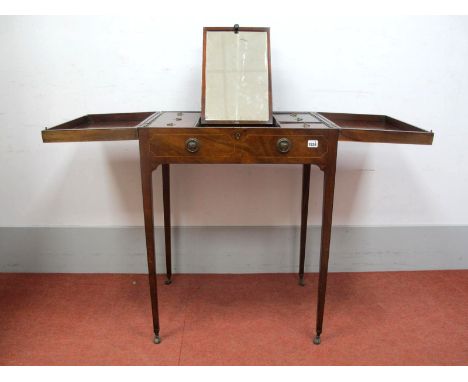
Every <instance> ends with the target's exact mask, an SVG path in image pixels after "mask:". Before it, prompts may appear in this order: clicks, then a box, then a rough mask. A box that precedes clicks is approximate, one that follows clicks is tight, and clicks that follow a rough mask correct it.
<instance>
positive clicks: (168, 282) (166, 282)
mask: <svg viewBox="0 0 468 382" xmlns="http://www.w3.org/2000/svg"><path fill="white" fill-rule="evenodd" d="M164 284H166V285H171V284H172V280H171V279H166V280H165V281H164Z"/></svg>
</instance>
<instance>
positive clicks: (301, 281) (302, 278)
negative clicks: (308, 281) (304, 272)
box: [299, 277, 305, 286]
mask: <svg viewBox="0 0 468 382" xmlns="http://www.w3.org/2000/svg"><path fill="white" fill-rule="evenodd" d="M299 285H300V286H305V281H304V277H301V278H300V279H299Z"/></svg>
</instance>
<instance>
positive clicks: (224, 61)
mask: <svg viewBox="0 0 468 382" xmlns="http://www.w3.org/2000/svg"><path fill="white" fill-rule="evenodd" d="M205 38H206V41H205V44H206V45H205V49H206V50H205V57H204V59H205V73H204V74H205V77H204V78H205V83H204V85H205V89H204V91H205V92H204V107H205V109H204V112H205V113H204V117H205V118H204V119H205V121H206V122H207V123H209V122H210V121H238V122H257V121H259V122H264V123H266V122H268V121H270V119H271V110H270V107H271V106H270V99H269V49H268V48H269V47H268V35H267V31H242V30H240V31H239V32H238V33H234V31H232V30H231V31H206V35H205Z"/></svg>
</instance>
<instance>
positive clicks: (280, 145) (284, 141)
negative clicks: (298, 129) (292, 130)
mask: <svg viewBox="0 0 468 382" xmlns="http://www.w3.org/2000/svg"><path fill="white" fill-rule="evenodd" d="M291 147H292V144H291V141H290V140H289V139H288V138H280V139H278V142H276V148H277V149H278V151H279V152H280V153H283V154H285V153H287V152H289V150H291Z"/></svg>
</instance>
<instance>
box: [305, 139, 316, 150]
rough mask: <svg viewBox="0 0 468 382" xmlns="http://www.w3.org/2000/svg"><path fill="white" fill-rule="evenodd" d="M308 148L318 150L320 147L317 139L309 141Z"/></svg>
mask: <svg viewBox="0 0 468 382" xmlns="http://www.w3.org/2000/svg"><path fill="white" fill-rule="evenodd" d="M307 147H308V148H310V149H316V148H317V147H318V141H317V140H316V139H309V140H308V141H307Z"/></svg>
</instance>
